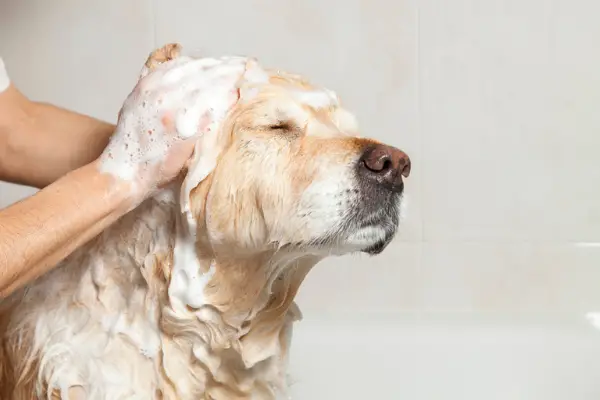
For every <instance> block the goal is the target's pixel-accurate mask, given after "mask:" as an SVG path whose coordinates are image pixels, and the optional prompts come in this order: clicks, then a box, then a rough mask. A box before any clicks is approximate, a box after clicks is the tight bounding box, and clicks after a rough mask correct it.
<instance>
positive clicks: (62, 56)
mask: <svg viewBox="0 0 600 400" xmlns="http://www.w3.org/2000/svg"><path fill="white" fill-rule="evenodd" d="M599 13H600V2H597V1H594V0H553V1H546V0H502V1H501V0H452V1H442V0H437V1H434V0H396V1H389V0H385V1H384V0H368V1H367V0H325V1H324V0H303V1H294V2H284V1H278V0H253V1H248V0H247V1H221V2H217V1H215V2H207V1H199V0H127V1H123V0H102V1H100V0H95V1H85V2H82V1H76V0H53V1H45V0H21V1H10V0H0V55H1V56H2V57H3V58H4V60H5V62H6V64H7V67H8V70H9V73H10V75H11V77H12V80H13V81H14V82H15V83H16V85H17V86H19V87H20V88H21V89H22V90H23V91H24V92H25V93H26V94H27V95H29V96H30V97H31V98H32V99H35V100H42V101H48V102H52V103H55V104H58V105H61V106H64V107H68V108H71V109H74V110H77V111H80V112H83V113H89V114H91V115H93V116H96V117H99V118H103V119H106V120H108V121H115V117H116V114H117V111H118V109H119V107H120V103H121V102H122V101H123V99H124V98H125V96H126V95H127V93H128V92H129V90H130V89H131V88H132V87H133V85H134V83H135V78H136V74H137V72H138V71H139V69H140V68H141V66H142V64H143V62H144V61H145V58H146V56H147V55H148V53H149V52H150V51H151V50H152V49H153V48H154V47H156V46H160V45H162V44H164V43H166V42H170V41H178V42H181V43H182V44H183V45H184V47H185V48H187V50H188V51H195V52H197V53H198V54H207V55H222V54H229V53H236V54H239V53H241V54H248V55H253V56H256V57H257V58H259V59H260V60H261V61H262V62H263V64H266V65H269V66H273V67H278V68H282V69H289V70H292V71H295V72H299V73H302V74H305V75H306V76H308V77H310V78H311V79H312V80H313V81H315V82H318V83H321V84H323V85H325V86H328V87H330V88H332V89H334V90H336V91H337V92H338V93H339V95H340V96H341V98H342V99H343V100H344V101H345V103H346V104H347V105H348V107H349V108H350V109H352V110H354V111H355V112H356V114H357V115H358V118H359V122H360V123H361V125H362V132H363V134H364V135H367V136H372V137H375V138H377V139H380V140H383V141H385V142H388V143H390V144H393V145H396V146H398V147H400V148H402V149H403V150H405V151H406V152H407V153H408V154H409V155H410V156H411V157H412V160H413V173H412V175H411V177H410V178H409V179H408V181H407V186H406V187H407V189H406V191H407V195H408V200H409V206H408V215H407V218H406V220H405V222H404V224H403V226H402V232H401V234H400V235H399V237H398V239H397V240H396V241H395V242H394V243H393V244H392V245H391V246H390V247H389V249H388V250H387V251H386V252H385V253H384V254H383V255H381V256H379V257H366V256H353V257H346V258H342V259H331V260H329V261H327V262H325V263H323V265H320V266H319V267H318V268H316V269H315V270H314V271H313V273H312V274H311V275H310V276H309V278H308V280H307V282H306V284H305V286H304V287H303V288H302V291H301V293H300V296H299V303H300V305H301V307H302V309H303V311H304V313H305V315H306V316H312V317H319V318H321V317H322V318H333V319H335V318H346V316H350V317H352V318H354V317H359V318H365V320H366V319H370V318H378V319H383V320H387V319H390V320H391V319H394V318H396V317H397V316H399V315H401V314H406V313H412V314H416V315H426V314H428V313H458V312H460V313H473V314H491V313H503V314H505V313H513V314H514V313H532V312H536V313H570V314H581V315H583V314H584V313H587V312H591V311H600V190H599V189H598V187H599V185H600V157H599V155H598V154H599V153H600V113H599V112H598V111H597V108H598V105H599V104H600V74H599V72H598V71H600V51H598V49H599V41H600V24H598V23H597V15H598V14H599ZM30 193H32V190H31V189H29V188H22V187H17V186H13V185H2V186H0V206H6V205H8V204H10V203H12V202H13V201H16V200H17V199H19V198H20V197H22V196H25V195H28V194H30Z"/></svg>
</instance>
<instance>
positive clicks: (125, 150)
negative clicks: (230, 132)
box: [99, 45, 247, 201]
mask: <svg viewBox="0 0 600 400" xmlns="http://www.w3.org/2000/svg"><path fill="white" fill-rule="evenodd" d="M179 51H180V47H179V46H178V45H167V46H165V47H163V48H161V49H159V50H157V51H155V52H153V53H152V54H151V55H150V57H149V58H148V61H147V62H146V65H145V67H144V69H143V70H142V73H141V75H140V79H139V81H138V83H137V85H136V86H135V88H134V89H133V91H132V92H131V94H130V95H129V97H128V98H127V100H126V101H125V103H124V104H123V107H122V108H121V111H120V112H119V120H118V122H117V128H116V130H115V133H114V135H113V136H112V137H111V139H110V142H109V144H108V146H107V148H106V149H105V151H104V153H103V154H102V156H101V157H100V160H99V165H100V169H101V171H103V172H106V173H110V174H112V175H114V176H116V177H118V178H119V179H120V180H124V181H127V182H130V183H131V187H132V189H133V190H132V195H133V197H134V199H135V200H136V201H142V200H144V199H145V198H147V197H148V196H150V195H151V194H152V193H154V192H155V191H156V190H157V189H159V188H161V187H162V186H164V185H165V184H167V183H169V182H170V181H172V180H173V179H175V177H176V176H177V175H178V174H179V173H180V171H181V170H182V169H183V167H184V165H185V164H186V162H187V161H188V160H189V158H190V156H191V154H192V152H193V149H194V144H195V142H196V140H197V137H198V135H202V134H203V133H206V132H210V131H211V130H214V129H216V128H217V127H216V125H217V124H218V123H219V122H220V121H222V120H223V119H224V117H225V115H226V114H227V112H228V111H229V110H230V109H231V107H233V105H234V104H235V103H236V101H237V100H238V97H239V95H238V89H237V87H238V81H239V80H240V78H241V77H242V75H243V74H244V72H245V68H246V62H247V60H246V59H245V58H242V57H229V58H221V59H210V58H202V59H193V58H189V57H184V56H179Z"/></svg>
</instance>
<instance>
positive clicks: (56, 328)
mask: <svg viewBox="0 0 600 400" xmlns="http://www.w3.org/2000/svg"><path fill="white" fill-rule="evenodd" d="M270 75H271V77H270V82H269V84H268V85H265V86H264V87H262V88H261V89H260V90H259V91H258V92H257V94H256V96H254V97H252V98H249V99H248V100H247V101H244V102H240V103H239V104H238V105H237V106H236V107H235V109H234V110H232V112H231V113H230V114H229V116H228V118H227V121H226V122H225V124H224V126H223V128H222V132H221V133H220V136H219V142H218V144H217V151H218V152H219V154H220V156H219V159H218V163H217V166H216V168H215V169H214V171H213V172H212V173H211V174H210V175H209V176H208V177H207V178H206V179H204V180H203V181H202V182H201V183H200V184H199V185H198V186H197V187H196V188H195V189H194V190H193V191H192V193H191V195H190V202H191V207H192V213H193V215H194V219H195V220H196V222H197V223H198V225H197V232H196V233H197V241H196V251H197V254H198V257H199V264H200V267H201V269H202V272H204V273H207V272H208V271H209V270H210V269H211V268H212V269H213V270H214V274H213V275H212V278H211V279H210V280H209V282H208V284H207V285H206V287H205V289H204V296H205V298H206V302H207V303H206V306H204V307H201V308H200V309H192V308H190V307H187V309H185V310H183V311H182V310H176V309H174V308H173V307H171V304H170V301H169V293H168V289H169V284H170V282H171V279H172V276H171V273H172V271H173V249H174V246H175V243H174V238H175V236H176V223H177V219H178V218H179V216H178V214H179V208H178V205H177V203H178V195H179V192H178V190H179V185H180V182H176V183H175V184H174V185H173V187H172V188H167V189H166V190H165V192H164V193H161V194H160V195H159V196H157V197H156V198H153V199H149V200H147V201H146V202H145V203H143V204H142V205H141V206H140V207H139V208H137V209H136V210H134V211H132V212H130V213H129V214H128V215H126V216H124V217H123V218H122V219H121V220H119V221H118V222H117V223H116V224H114V225H113V226H111V227H110V228H109V229H107V230H106V231H105V232H103V233H102V234H101V235H99V236H98V237H97V238H96V239H94V240H93V241H92V242H90V243H88V244H87V245H85V246H84V247H83V248H81V249H80V250H78V251H76V252H75V253H74V254H72V255H71V256H70V257H69V258H67V259H66V260H65V261H64V262H62V263H61V264H60V265H59V267H58V268H57V269H56V270H54V271H52V272H51V273H49V274H48V275H46V276H44V277H42V278H41V279H39V280H38V281H36V282H35V283H33V284H31V285H29V286H28V287H27V288H25V289H24V290H21V291H19V292H17V293H16V294H14V295H13V296H11V297H10V298H9V299H6V300H4V301H3V302H2V303H0V332H1V334H2V336H1V337H0V398H1V399H15V400H30V399H32V398H38V397H39V398H45V397H50V398H60V396H61V394H62V396H63V398H66V396H67V393H69V396H70V398H77V399H121V398H122V399H125V398H127V399H131V398H140V399H150V398H155V399H218V400H221V399H228V400H231V399H274V398H277V397H278V396H283V395H284V394H285V389H286V364H287V356H288V350H289V344H290V343H289V342H290V337H291V336H290V335H291V327H292V323H293V322H294V321H295V320H297V319H299V318H300V312H299V310H298V307H297V306H296V305H295V303H294V296H295V295H296V293H297V291H298V289H299V287H300V285H301V283H302V281H303V279H304V278H305V276H306V274H307V273H308V272H309V271H310V269H311V268H312V267H313V266H314V265H315V264H316V263H317V262H318V261H320V260H321V259H322V258H323V257H325V256H327V255H328V254H329V253H337V254H343V253H347V252H350V251H356V250H359V248H358V247H357V246H358V244H357V245H353V244H352V243H351V244H350V245H348V246H346V244H344V243H345V242H344V243H342V242H343V241H342V239H339V240H338V242H339V243H338V242H335V243H334V242H331V244H330V245H327V246H324V247H323V246H321V247H318V246H317V247H314V248H313V247H311V246H312V245H311V243H312V242H313V241H314V239H315V237H319V235H321V234H325V233H327V232H325V231H326V230H327V229H325V228H326V227H325V225H324V224H325V222H326V221H329V220H331V221H332V222H331V227H329V225H327V227H329V228H331V229H333V228H332V227H333V226H334V225H335V224H337V223H338V222H337V221H338V220H339V219H341V218H345V214H344V213H347V211H346V208H349V207H351V206H352V204H351V202H350V200H348V199H349V198H347V196H349V195H346V194H345V193H350V192H351V191H353V190H355V185H356V183H354V181H353V180H352V178H351V177H350V172H349V168H350V167H349V166H350V165H351V164H352V163H353V162H354V161H355V160H356V159H357V157H358V156H359V155H360V152H361V151H363V149H364V148H365V147H366V146H368V145H370V144H372V143H374V142H373V141H371V140H368V139H359V138H357V137H356V136H355V134H356V132H357V127H356V125H355V122H354V119H353V117H352V115H351V114H350V113H348V112H347V111H345V110H344V109H343V108H342V107H341V106H338V105H331V106H326V107H313V106H311V105H310V104H309V103H302V102H298V101H297V100H296V99H294V98H293V96H291V95H290V93H291V91H296V90H302V91H312V90H317V89H316V88H313V87H312V86H311V85H310V84H308V83H307V82H305V81H304V80H303V79H301V78H299V77H297V76H294V75H289V74H286V73H282V72H274V71H270ZM329 188H330V189H329ZM336 196H337V197H336ZM333 199H336V200H335V201H337V202H338V203H339V204H338V203H335V204H334V203H332V201H333ZM336 204H338V206H336ZM335 207H338V209H337V210H334V208H335ZM333 211H336V213H335V214H334V213H333ZM324 221H325V222H324ZM335 226H337V225H335ZM329 228H328V229H329ZM331 229H330V230H331Z"/></svg>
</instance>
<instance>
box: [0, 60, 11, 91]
mask: <svg viewBox="0 0 600 400" xmlns="http://www.w3.org/2000/svg"><path fill="white" fill-rule="evenodd" d="M9 86H10V79H9V78H8V72H7V71H6V66H5V65H4V61H2V58H0V93H2V92H4V91H5V90H6V89H8V87H9Z"/></svg>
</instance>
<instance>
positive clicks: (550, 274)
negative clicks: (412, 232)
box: [419, 243, 600, 316]
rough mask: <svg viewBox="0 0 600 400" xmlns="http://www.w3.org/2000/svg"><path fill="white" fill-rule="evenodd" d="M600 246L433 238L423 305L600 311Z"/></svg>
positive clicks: (423, 273) (424, 269) (425, 254)
mask: <svg viewBox="0 0 600 400" xmlns="http://www.w3.org/2000/svg"><path fill="white" fill-rule="evenodd" d="M599 265H600V247H583V246H578V245H566V244H565V245H560V244H556V245H550V244H547V245H533V244H525V243H522V244H477V243H470V244H469V243H446V244H440V243H429V244H424V245H423V247H422V255H421V269H420V273H419V277H420V280H421V284H420V285H419V290H420V304H421V307H422V309H424V310H427V311H435V312H513V313H521V312H544V313H545V312H552V313H554V312H577V313H580V314H581V315H582V316H583V315H584V314H585V313H587V312H593V311H597V310H600V290H599V286H598V282H600V268H598V266H599Z"/></svg>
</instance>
